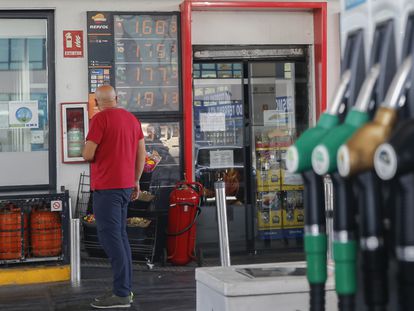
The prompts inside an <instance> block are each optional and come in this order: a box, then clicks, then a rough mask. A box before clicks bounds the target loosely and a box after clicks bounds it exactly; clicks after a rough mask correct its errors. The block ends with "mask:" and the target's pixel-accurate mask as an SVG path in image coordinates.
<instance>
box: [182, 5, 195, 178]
mask: <svg viewBox="0 0 414 311" xmlns="http://www.w3.org/2000/svg"><path fill="white" fill-rule="evenodd" d="M180 9H181V47H182V77H183V113H184V119H183V120H184V121H183V122H184V125H183V126H184V131H183V133H184V135H183V138H182V139H183V143H184V173H185V175H186V178H187V181H189V182H191V181H193V170H194V161H193V87H192V84H193V75H192V72H193V50H192V43H191V2H190V1H187V0H186V1H184V2H183V3H181V5H180Z"/></svg>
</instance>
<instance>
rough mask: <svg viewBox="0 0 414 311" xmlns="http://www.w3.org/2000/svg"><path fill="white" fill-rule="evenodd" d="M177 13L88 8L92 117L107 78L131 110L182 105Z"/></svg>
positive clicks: (156, 110)
mask: <svg viewBox="0 0 414 311" xmlns="http://www.w3.org/2000/svg"><path fill="white" fill-rule="evenodd" d="M178 34H179V30H178V14H176V13H156V14H148V13H128V14H120V13H117V12H96V11H94V12H88V58H89V62H88V63H89V102H90V107H89V108H90V109H89V110H90V117H91V115H92V114H93V113H95V112H94V111H95V110H96V107H95V102H94V96H93V93H94V92H95V91H96V89H97V88H98V87H99V86H101V85H103V84H111V85H113V86H115V87H116V90H117V92H118V99H119V104H120V105H121V106H122V107H124V108H126V109H127V110H129V111H131V112H164V111H176V112H178V111H179V101H180V91H179V90H180V87H179V86H180V83H179V81H180V77H179V75H180V71H179V66H180V64H179V55H180V53H179V40H178Z"/></svg>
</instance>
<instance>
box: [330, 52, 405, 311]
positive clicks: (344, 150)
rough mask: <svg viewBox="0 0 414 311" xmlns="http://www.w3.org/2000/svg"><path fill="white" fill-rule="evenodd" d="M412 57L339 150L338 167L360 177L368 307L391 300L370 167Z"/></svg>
mask: <svg viewBox="0 0 414 311" xmlns="http://www.w3.org/2000/svg"><path fill="white" fill-rule="evenodd" d="M411 62H412V60H411V58H410V57H408V58H406V59H405V60H404V62H403V63H402V65H401V66H400V68H399V69H398V71H397V73H396V75H395V77H394V79H393V80H392V83H391V86H390V88H389V89H388V92H387V94H386V97H385V100H384V102H383V103H382V105H381V106H380V107H379V108H378V110H377V112H376V114H375V117H374V119H373V121H371V122H369V123H368V124H366V125H364V126H363V127H362V128H360V129H359V130H358V131H357V132H356V133H355V134H354V135H353V136H352V137H351V138H350V139H349V140H348V142H347V143H346V144H344V145H342V146H341V147H340V148H339V150H338V154H337V163H338V171H339V173H340V175H341V176H342V177H351V176H356V177H357V183H358V188H359V190H360V195H359V196H358V207H359V217H360V224H359V227H360V230H359V232H360V250H361V260H362V271H363V283H364V297H365V303H366V305H367V306H368V308H369V310H385V309H386V306H387V303H388V286H387V264H388V262H387V251H386V246H385V228H384V214H383V212H384V211H383V208H382V198H381V185H380V183H379V180H378V178H377V177H376V176H375V174H374V173H373V172H372V171H371V170H372V169H373V165H374V164H373V158H374V152H375V150H376V148H377V147H378V146H379V145H380V144H381V143H383V142H385V141H386V140H387V139H388V138H389V136H390V134H391V131H392V129H393V127H394V125H395V123H396V119H397V108H398V104H399V100H400V95H401V92H402V90H403V87H404V85H405V83H406V80H407V77H408V75H409V72H410V69H411Z"/></svg>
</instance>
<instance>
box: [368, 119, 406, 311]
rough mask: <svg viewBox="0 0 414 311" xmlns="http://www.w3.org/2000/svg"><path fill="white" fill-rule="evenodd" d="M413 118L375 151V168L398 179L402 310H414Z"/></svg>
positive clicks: (399, 270) (397, 213)
mask: <svg viewBox="0 0 414 311" xmlns="http://www.w3.org/2000/svg"><path fill="white" fill-rule="evenodd" d="M413 141H414V119H410V120H408V121H406V122H405V123H404V124H402V125H401V127H399V128H398V129H397V130H396V131H395V132H394V133H393V135H392V137H391V138H390V140H389V142H388V143H385V144H382V145H380V146H379V147H378V149H377V151H376V153H375V159H374V164H375V170H376V172H377V174H378V176H380V178H381V179H383V180H390V179H392V178H395V179H396V180H395V183H396V190H397V195H396V205H395V218H394V220H395V224H394V227H395V234H396V241H395V242H396V246H395V253H396V257H397V264H398V281H397V282H398V293H399V304H400V309H401V310H404V311H405V310H414V295H413V293H414V226H413V221H414V191H413V185H414V161H413V159H414V148H413V144H412V142H413Z"/></svg>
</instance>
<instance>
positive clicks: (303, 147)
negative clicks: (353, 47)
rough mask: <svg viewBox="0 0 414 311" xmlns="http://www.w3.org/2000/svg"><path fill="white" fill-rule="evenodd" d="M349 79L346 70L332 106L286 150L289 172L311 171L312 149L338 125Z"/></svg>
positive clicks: (348, 73)
mask: <svg viewBox="0 0 414 311" xmlns="http://www.w3.org/2000/svg"><path fill="white" fill-rule="evenodd" d="M350 79H351V72H350V70H347V71H345V72H344V74H343V75H342V77H341V82H340V84H339V86H338V89H337V92H336V96H335V98H334V100H333V103H332V105H331V106H330V107H329V108H328V109H327V110H326V111H325V112H324V113H323V114H322V115H321V116H320V118H319V121H318V123H317V124H316V126H315V127H313V128H310V129H308V130H306V131H305V132H304V133H303V134H302V135H301V136H300V137H299V138H298V140H297V141H296V142H295V144H294V145H292V146H290V147H289V149H288V150H287V156H286V167H287V169H288V171H289V172H291V173H300V172H304V171H308V170H311V169H312V161H311V154H312V151H313V148H314V147H315V146H316V145H317V144H318V143H319V141H320V140H321V139H322V138H323V137H324V136H325V135H326V134H327V133H328V132H329V131H330V130H331V129H332V128H333V127H335V126H336V125H337V124H338V123H339V118H338V114H339V110H340V108H341V104H342V99H343V97H344V94H345V92H346V90H347V87H348V84H349V81H350Z"/></svg>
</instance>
